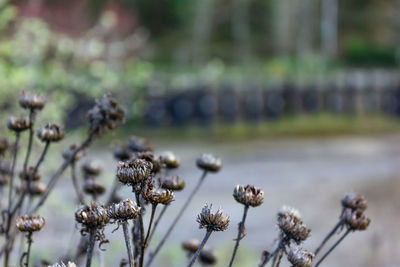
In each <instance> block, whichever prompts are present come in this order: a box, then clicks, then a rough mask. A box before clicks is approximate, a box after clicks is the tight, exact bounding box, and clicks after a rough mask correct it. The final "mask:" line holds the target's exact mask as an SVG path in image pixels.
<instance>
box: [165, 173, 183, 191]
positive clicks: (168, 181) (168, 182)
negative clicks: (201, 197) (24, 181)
mask: <svg viewBox="0 0 400 267" xmlns="http://www.w3.org/2000/svg"><path fill="white" fill-rule="evenodd" d="M160 183H161V188H163V189H169V190H172V191H181V190H183V189H184V188H185V185H186V183H185V180H183V179H182V178H181V177H179V176H177V175H175V176H167V177H165V178H164V179H161V181H160Z"/></svg>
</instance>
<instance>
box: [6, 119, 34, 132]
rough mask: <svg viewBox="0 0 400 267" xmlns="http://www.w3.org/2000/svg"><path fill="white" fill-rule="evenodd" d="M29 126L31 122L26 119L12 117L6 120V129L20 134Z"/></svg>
mask: <svg viewBox="0 0 400 267" xmlns="http://www.w3.org/2000/svg"><path fill="white" fill-rule="evenodd" d="M30 126H31V122H30V121H29V118H27V117H14V116H10V117H9V118H8V122H7V127H8V129H10V130H11V131H14V132H22V131H25V130H28V129H29V127H30Z"/></svg>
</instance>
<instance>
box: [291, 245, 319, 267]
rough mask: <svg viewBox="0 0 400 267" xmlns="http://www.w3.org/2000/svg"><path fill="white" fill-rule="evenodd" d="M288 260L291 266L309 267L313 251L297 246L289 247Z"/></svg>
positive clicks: (312, 258)
mask: <svg viewBox="0 0 400 267" xmlns="http://www.w3.org/2000/svg"><path fill="white" fill-rule="evenodd" d="M287 255H288V260H289V262H290V263H291V264H293V267H311V266H312V262H313V260H314V257H315V255H314V253H312V252H309V251H307V250H304V249H301V248H299V247H297V246H296V247H289V252H288V254H287Z"/></svg>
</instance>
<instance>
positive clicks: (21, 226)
mask: <svg viewBox="0 0 400 267" xmlns="http://www.w3.org/2000/svg"><path fill="white" fill-rule="evenodd" d="M44 224H45V221H44V218H43V217H40V216H33V215H32V216H28V215H22V216H20V217H19V218H18V219H17V222H16V226H17V228H18V230H20V231H21V232H35V231H40V230H41V229H42V228H43V226H44Z"/></svg>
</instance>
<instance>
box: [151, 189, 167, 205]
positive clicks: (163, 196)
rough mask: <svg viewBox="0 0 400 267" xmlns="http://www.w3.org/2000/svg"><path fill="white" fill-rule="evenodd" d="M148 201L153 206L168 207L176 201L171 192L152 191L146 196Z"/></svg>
mask: <svg viewBox="0 0 400 267" xmlns="http://www.w3.org/2000/svg"><path fill="white" fill-rule="evenodd" d="M146 199H147V200H148V201H150V203H151V204H163V205H168V204H169V203H171V202H172V201H173V200H174V193H173V192H172V191H171V190H168V189H167V190H163V191H150V192H149V193H147V194H146Z"/></svg>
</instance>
